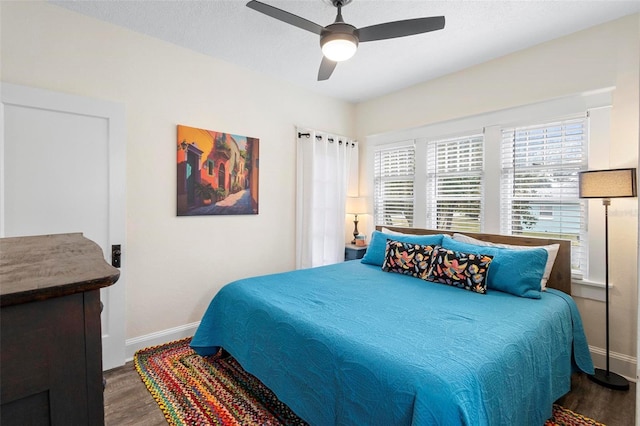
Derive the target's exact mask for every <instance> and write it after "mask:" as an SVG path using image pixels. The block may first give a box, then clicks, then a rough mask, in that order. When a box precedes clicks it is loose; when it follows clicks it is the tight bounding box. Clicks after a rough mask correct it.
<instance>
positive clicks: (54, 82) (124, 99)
mask: <svg viewBox="0 0 640 426" xmlns="http://www.w3.org/2000/svg"><path fill="white" fill-rule="evenodd" d="M0 12H1V27H2V29H1V31H2V33H1V36H2V40H1V43H2V44H1V47H2V65H1V79H2V81H5V82H9V83H14V84H21V85H26V86H33V87H40V88H45V89H49V90H55V91H60V92H65V93H71V94H77V95H82V96H88V97H94V98H100V99H107V100H111V101H116V102H120V103H123V104H124V105H125V108H126V114H127V116H126V119H127V173H126V174H127V241H126V245H125V249H126V262H127V273H128V276H127V293H126V297H127V309H126V315H127V318H126V324H127V337H128V338H129V339H131V338H137V337H139V336H144V335H148V334H150V333H154V332H158V331H161V330H165V329H170V328H172V327H180V326H183V325H185V324H189V323H192V322H196V321H199V320H200V318H201V316H202V313H203V312H204V309H205V308H206V307H207V305H208V303H209V301H210V300H211V298H212V296H213V295H214V293H215V292H216V291H217V290H218V289H219V288H220V287H221V286H223V285H224V284H226V283H227V282H229V281H231V280H234V279H237V278H240V277H246V276H251V275H257V274H266V273H270V272H276V271H278V272H279V271H283V270H289V269H293V268H294V266H295V265H294V263H295V262H294V260H295V255H294V247H295V235H294V231H295V226H294V221H295V210H294V209H295V164H296V163H295V126H296V125H302V126H308V127H311V128H316V129H322V130H325V131H328V132H333V133H337V134H345V135H353V134H354V122H355V119H354V114H355V108H354V106H353V105H351V104H347V103H344V102H342V101H338V100H334V99H331V98H327V97H322V96H318V95H317V94H313V93H311V92H307V91H305V90H302V89H299V88H297V87H294V86H291V85H287V84H285V83H283V82H280V81H277V80H273V79H270V78H266V77H263V76H261V75H259V74H256V73H254V72H251V71H249V70H246V69H243V68H240V67H237V66H234V65H231V64H228V63H225V62H222V61H219V60H214V59H212V58H210V57H206V56H204V55H201V54H198V53H195V52H192V51H189V50H186V49H183V48H179V47H177V46H175V45H172V44H169V43H165V42H162V41H159V40H156V39H153V38H150V37H147V36H144V35H141V34H137V33H134V32H131V31H128V30H125V29H122V28H120V27H117V26H114V25H110V24H106V23H104V22H101V21H98V20H95V19H92V18H88V17H85V16H82V15H79V14H76V13H74V12H71V11H68V10H66V9H63V8H60V7H57V6H54V5H50V4H46V3H43V2H30V1H24V2H4V1H3V2H0ZM177 124H184V125H188V126H193V127H200V128H205V129H210V130H216V131H223V132H228V133H234V134H240V135H247V136H253V137H257V138H260V206H259V207H260V214H259V215H256V216H209V217H176V151H175V143H176V125H177Z"/></svg>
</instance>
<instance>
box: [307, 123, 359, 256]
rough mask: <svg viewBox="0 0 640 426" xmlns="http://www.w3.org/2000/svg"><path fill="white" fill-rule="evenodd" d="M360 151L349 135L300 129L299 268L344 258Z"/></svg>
mask: <svg viewBox="0 0 640 426" xmlns="http://www.w3.org/2000/svg"><path fill="white" fill-rule="evenodd" d="M357 151H358V144H357V142H355V141H352V140H351V139H349V138H346V137H343V136H337V135H330V134H327V133H322V132H318V131H314V130H310V129H300V128H298V129H297V160H298V164H297V188H296V268H298V269H300V268H310V267H314V266H321V265H328V264H331V263H337V262H341V261H343V260H344V244H345V200H346V197H347V189H348V187H349V177H350V176H351V175H352V173H351V171H350V168H352V167H353V166H352V163H353V161H352V160H353V159H352V157H353V156H354V155H355V158H356V159H357ZM354 153H355V154H354ZM356 167H357V165H356ZM356 175H357V174H356Z"/></svg>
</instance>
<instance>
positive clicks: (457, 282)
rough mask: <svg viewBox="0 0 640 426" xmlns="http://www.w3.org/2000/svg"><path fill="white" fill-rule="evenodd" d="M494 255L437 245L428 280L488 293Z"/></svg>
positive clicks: (432, 257)
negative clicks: (489, 274) (488, 277)
mask: <svg viewBox="0 0 640 426" xmlns="http://www.w3.org/2000/svg"><path fill="white" fill-rule="evenodd" d="M492 260H493V256H490V255H483V254H474V253H463V252H460V251H455V250H448V249H446V248H444V247H440V246H436V247H435V248H434V249H433V254H432V256H431V266H430V268H429V273H428V274H427V277H426V278H425V279H426V280H427V281H433V282H436V283H442V284H448V285H451V286H454V287H459V288H463V289H465V290H469V291H474V292H476V293H480V294H486V293H487V273H488V271H489V265H490V264H491V261H492Z"/></svg>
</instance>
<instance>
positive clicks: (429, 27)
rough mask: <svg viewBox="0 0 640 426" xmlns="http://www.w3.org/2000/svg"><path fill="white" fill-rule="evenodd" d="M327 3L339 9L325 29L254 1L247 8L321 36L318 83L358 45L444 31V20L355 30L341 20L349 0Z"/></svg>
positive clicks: (437, 17) (374, 26)
mask: <svg viewBox="0 0 640 426" xmlns="http://www.w3.org/2000/svg"><path fill="white" fill-rule="evenodd" d="M330 1H331V3H333V5H334V6H335V7H337V8H338V15H337V16H336V20H335V22H334V23H333V24H330V25H327V26H326V27H323V26H321V25H318V24H316V23H315V22H311V21H309V20H307V19H304V18H301V17H299V16H297V15H294V14H293V13H289V12H287V11H284V10H282V9H278V8H277V7H273V6H270V5H268V4H265V3H262V2H259V1H257V0H251V1H250V2H249V3H247V7H249V8H251V9H253V10H257V11H258V12H261V13H264V14H265V15H268V16H271V17H272V18H275V19H278V20H279V21H282V22H286V23H287V24H291V25H294V26H296V27H298V28H302V29H303V30H307V31H311V32H312V33H315V34H318V35H319V36H320V47H321V48H322V54H323V57H322V62H321V63H320V70H319V71H318V81H322V80H327V79H328V78H329V77H331V74H332V73H333V70H334V69H335V67H336V65H337V63H338V62H341V61H345V60H347V59H349V58H351V57H352V56H353V55H354V54H355V53H356V50H357V48H358V43H363V42H365V41H375V40H386V39H390V38H396V37H405V36H410V35H414V34H422V33H426V32H429V31H436V30H441V29H443V28H444V16H432V17H428V18H415V19H407V20H403V21H394V22H386V23H384V24H377V25H371V26H369V27H364V28H356V27H354V26H353V25H351V24H347V23H346V22H344V20H343V19H342V7H343V6H346V5H348V4H349V3H351V1H352V0H330Z"/></svg>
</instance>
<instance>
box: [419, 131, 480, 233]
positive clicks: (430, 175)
mask: <svg viewBox="0 0 640 426" xmlns="http://www.w3.org/2000/svg"><path fill="white" fill-rule="evenodd" d="M483 142H484V138H483V135H482V134H477V135H472V136H465V137H459V138H451V139H444V140H438V141H430V142H428V143H427V185H426V189H427V196H426V200H427V226H428V227H429V228H435V229H442V230H447V231H461V232H464V231H467V232H480V231H481V230H482V204H483V203H482V187H483V185H482V183H483V176H482V174H483V146H484V143H483Z"/></svg>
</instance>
